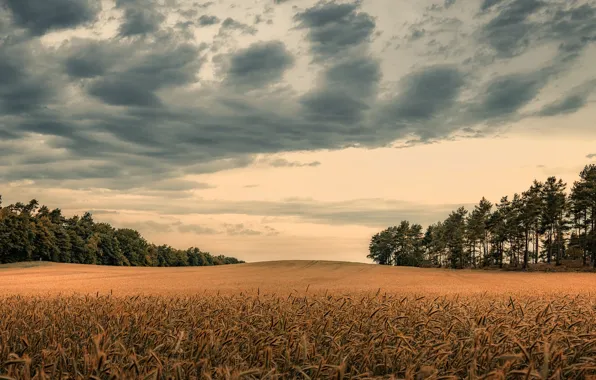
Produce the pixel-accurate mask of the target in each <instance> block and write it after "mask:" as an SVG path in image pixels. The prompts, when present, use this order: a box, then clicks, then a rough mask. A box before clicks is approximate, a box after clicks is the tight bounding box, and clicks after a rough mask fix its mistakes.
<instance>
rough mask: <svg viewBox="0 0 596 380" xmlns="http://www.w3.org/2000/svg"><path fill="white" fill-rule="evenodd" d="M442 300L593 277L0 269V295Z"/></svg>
mask: <svg viewBox="0 0 596 380" xmlns="http://www.w3.org/2000/svg"><path fill="white" fill-rule="evenodd" d="M307 288H308V289H309V291H310V293H311V294H312V293H314V292H324V291H329V292H332V293H335V294H344V293H345V294H354V293H366V292H376V291H378V290H379V289H381V292H387V293H398V294H405V293H419V294H425V295H445V294H454V293H457V294H460V295H467V294H478V293H488V294H499V295H506V296H509V295H528V294H533V295H536V294H544V295H549V294H551V295H552V294H556V295H561V294H579V293H584V294H585V293H596V274H594V273H543V272H531V273H521V272H502V271H474V270H447V269H428V268H409V267H389V266H380V265H372V264H361V263H347V262H332V261H277V262H275V261H272V262H262V263H251V264H237V265H225V266H214V267H183V268H147V267H108V266H97V265H80V264H59V263H44V262H41V263H36V262H32V263H19V264H8V265H0V295H16V294H20V295H58V294H62V295H67V294H73V293H78V294H96V293H98V292H99V294H107V293H110V294H112V295H114V296H127V295H163V296H189V295H197V294H215V293H218V292H219V293H220V294H238V293H240V292H243V293H247V292H256V291H260V292H261V293H264V294H270V293H276V294H278V295H283V294H286V295H287V294H289V293H296V292H297V293H302V292H304V291H305V290H306V289H307Z"/></svg>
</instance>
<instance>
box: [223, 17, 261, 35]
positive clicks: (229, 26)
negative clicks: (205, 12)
mask: <svg viewBox="0 0 596 380" xmlns="http://www.w3.org/2000/svg"><path fill="white" fill-rule="evenodd" d="M232 30H237V31H240V32H241V33H242V34H256V33H257V29H256V28H255V27H252V26H250V25H247V24H245V23H243V22H239V21H236V20H234V19H233V18H231V17H228V18H226V19H225V20H224V21H223V22H222V23H221V27H220V33H222V32H223V33H225V32H226V31H232Z"/></svg>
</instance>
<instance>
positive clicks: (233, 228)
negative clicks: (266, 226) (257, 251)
mask: <svg viewBox="0 0 596 380" xmlns="http://www.w3.org/2000/svg"><path fill="white" fill-rule="evenodd" d="M224 227H226V233H227V234H228V235H230V236H239V235H246V236H255V235H262V234H263V233H262V232H261V231H257V230H253V229H250V228H246V227H245V226H244V224H243V223H237V224H224Z"/></svg>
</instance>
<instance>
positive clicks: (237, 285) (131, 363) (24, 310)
mask: <svg viewBox="0 0 596 380" xmlns="http://www.w3.org/2000/svg"><path fill="white" fill-rule="evenodd" d="M595 289H596V275H595V274H593V273H538V272H535V273H519V272H496V271H494V272H493V271H471V270H463V271H450V270H439V269H420V268H395V267H381V266H376V265H366V264H355V263H338V262H318V261H288V262H267V263H254V264H241V265H231V266H218V267H194V268H190V267H187V268H126V267H100V266H87V265H74V264H50V263H24V264H13V265H7V266H0V379H3V378H14V379H21V378H24V379H27V378H33V377H35V378H38V379H42V378H47V379H49V378H51V379H54V378H69V379H70V378H77V379H83V378H84V379H89V378H96V379H111V378H149V379H166V378H172V379H177V378H179V379H187V378H214V379H215V378H217V379H220V378H221V379H240V378H246V379H250V378H259V379H260V378H271V379H273V378H287V379H292V378H303V379H309V378H311V379H314V378H319V379H324V378H346V379H347V378H406V379H423V378H428V379H439V378H443V379H445V378H453V379H456V378H470V379H475V378H495V379H499V378H502V379H504V378H520V379H528V378H529V379H532V378H535V379H547V378H559V379H574V378H577V379H583V378H590V376H594V374H596V302H595V301H596V299H595V298H594V290H595ZM3 376H4V377H3Z"/></svg>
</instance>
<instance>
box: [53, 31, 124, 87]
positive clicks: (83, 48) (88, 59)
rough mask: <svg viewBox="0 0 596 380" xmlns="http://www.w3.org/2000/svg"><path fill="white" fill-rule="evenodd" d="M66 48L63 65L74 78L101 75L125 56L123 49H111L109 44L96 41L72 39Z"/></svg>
mask: <svg viewBox="0 0 596 380" xmlns="http://www.w3.org/2000/svg"><path fill="white" fill-rule="evenodd" d="M68 50H69V51H68V52H65V54H67V58H66V59H65V61H64V67H65V70H66V72H67V73H68V74H69V75H70V76H72V77H76V78H93V77H96V76H100V75H103V74H105V73H106V72H107V70H108V69H109V68H110V67H112V66H113V65H114V64H116V63H117V61H119V60H120V59H124V58H126V52H125V51H121V52H114V51H111V50H110V46H109V45H107V44H105V43H101V42H96V41H86V40H74V41H73V42H72V43H71V46H70V47H69V49H68Z"/></svg>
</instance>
